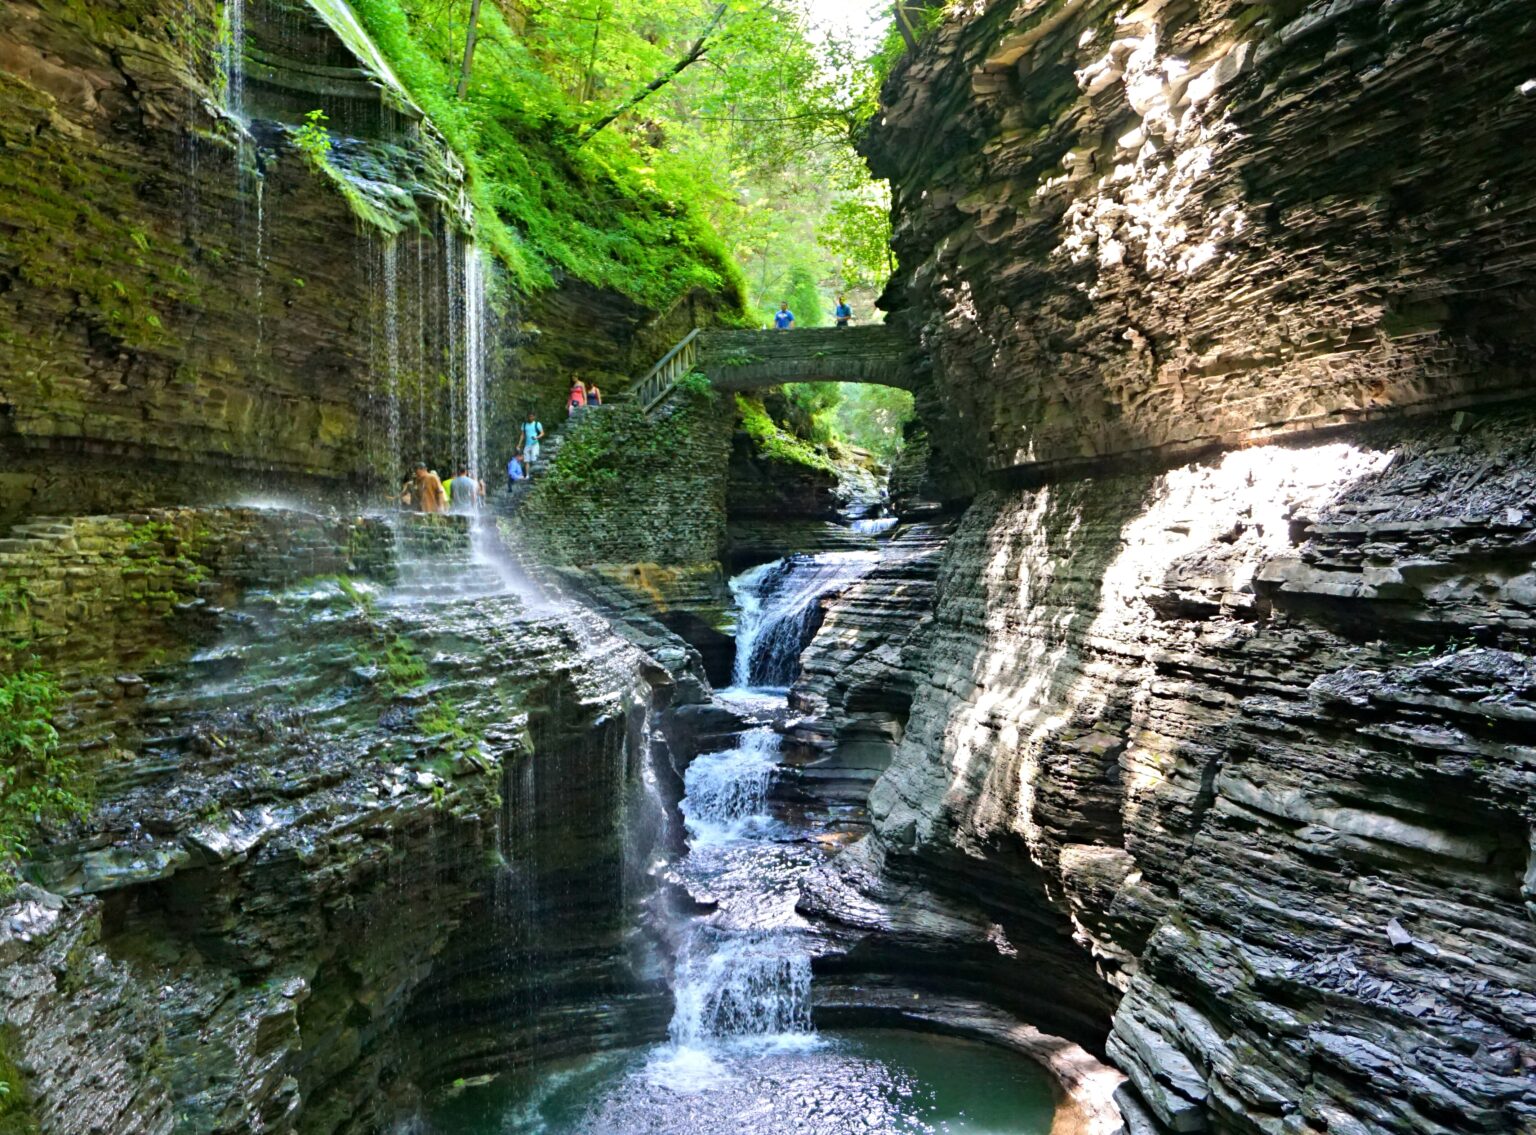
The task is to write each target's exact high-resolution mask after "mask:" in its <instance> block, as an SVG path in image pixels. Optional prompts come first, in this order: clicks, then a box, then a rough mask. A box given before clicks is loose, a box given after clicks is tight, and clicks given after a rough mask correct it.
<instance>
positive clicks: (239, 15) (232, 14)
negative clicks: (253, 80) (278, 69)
mask: <svg viewBox="0 0 1536 1135" xmlns="http://www.w3.org/2000/svg"><path fill="white" fill-rule="evenodd" d="M219 62H220V65H221V68H222V70H223V72H224V75H223V78H224V109H225V110H226V111H228V112H229V114H230V116H231V117H233V118H234V119H235V120H236V121H237V122H239V123H240V124H241V125H242V127H243V126H244V124H245V0H224V28H223V42H222V44H221V51H220V60H219Z"/></svg>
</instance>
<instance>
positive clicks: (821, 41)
mask: <svg viewBox="0 0 1536 1135" xmlns="http://www.w3.org/2000/svg"><path fill="white" fill-rule="evenodd" d="M804 2H805V0H723V2H722V0H646V2H644V3H642V2H640V0H353V6H354V8H356V10H357V11H358V14H359V16H360V17H361V18H362V20H363V22H364V24H365V25H366V26H367V27H368V29H369V31H370V33H371V34H372V35H373V36H374V38H375V40H376V41H377V42H378V43H379V45H380V47H381V48H382V50H383V51H384V52H385V54H386V55H387V56H389V58H390V61H391V63H392V64H393V65H394V66H395V67H396V69H397V71H398V72H399V74H400V75H401V77H402V79H403V81H404V82H405V83H406V85H407V86H408V88H409V89H410V91H411V94H412V96H413V97H414V98H416V99H417V100H418V101H419V102H420V103H421V104H422V105H423V107H424V108H425V109H426V110H427V111H428V113H430V114H431V115H432V117H433V119H434V121H436V122H437V123H438V124H439V126H440V127H441V128H442V129H443V130H444V132H445V134H447V136H448V138H449V140H450V142H451V143H452V144H453V145H454V146H455V148H456V149H457V150H458V151H459V152H460V153H461V154H462V155H463V156H464V158H465V161H466V163H467V165H468V167H469V176H470V179H471V185H472V191H473V196H474V199H475V201H476V204H477V207H478V209H477V213H478V223H479V226H480V228H481V230H482V237H483V239H485V240H486V242H487V243H488V244H489V245H491V247H492V248H494V250H495V251H496V252H497V253H499V254H500V255H501V257H502V258H503V259H504V260H505V261H506V262H507V263H508V264H509V265H510V266H511V267H512V269H513V271H514V273H515V274H516V275H517V277H518V279H519V281H520V283H522V284H524V285H525V286H529V287H538V286H541V285H544V284H547V283H549V282H551V281H552V280H554V279H556V278H558V277H559V276H560V275H561V274H563V273H570V274H574V275H577V276H580V277H581V278H583V279H586V280H588V281H590V282H592V283H594V284H597V285H599V286H606V287H612V288H614V289H616V290H619V291H622V292H624V293H626V294H628V295H630V296H632V297H634V298H635V299H637V300H639V301H641V302H643V303H647V304H650V305H653V306H664V305H665V304H667V303H669V302H671V301H672V300H673V299H675V298H676V297H677V296H678V295H681V294H682V293H683V292H685V291H687V290H688V289H689V288H691V287H695V286H702V287H707V288H711V289H714V290H720V291H725V292H727V293H731V292H734V293H735V295H736V297H737V298H738V300H739V302H740V304H741V308H742V314H743V317H744V318H745V319H746V320H748V321H749V322H754V323H761V322H763V321H765V320H766V318H767V314H768V312H769V311H770V310H771V309H772V308H773V307H775V306H777V302H778V300H780V299H785V298H789V297H790V295H791V294H793V295H794V296H795V297H796V299H795V302H796V303H797V304H799V305H800V307H801V308H804V307H806V306H807V305H809V306H810V307H811V308H812V309H814V310H805V311H803V312H802V311H800V310H799V309H798V308H797V314H800V315H801V316H802V320H803V322H804V323H805V324H806V325H810V324H811V323H814V322H819V321H820V320H819V319H817V318H815V317H816V316H823V317H824V316H826V315H827V314H828V313H829V311H830V304H831V296H832V294H833V293H835V292H837V291H839V290H847V291H850V292H853V293H854V294H855V295H856V297H857V301H856V306H857V307H859V308H860V309H861V317H862V318H868V316H869V315H870V314H871V312H870V308H871V306H872V302H873V298H874V295H875V293H876V292H877V291H878V289H879V287H880V286H882V285H883V283H884V279H885V277H886V275H887V274H888V273H889V271H890V269H891V267H892V265H891V263H890V259H889V252H888V236H889V234H888V219H887V209H886V198H885V195H884V189H883V186H880V185H877V184H875V183H872V182H871V181H870V179H869V175H868V172H867V170H866V169H865V167H864V165H863V163H862V161H861V159H860V158H859V157H858V155H857V154H856V153H855V151H854V144H855V142H856V140H857V137H858V134H859V131H860V129H861V128H862V125H863V123H864V122H865V121H866V120H867V118H868V116H869V115H870V114H871V113H872V111H873V109H874V106H875V103H876V90H877V83H878V77H879V73H880V61H879V59H878V58H869V57H868V56H869V55H870V54H871V53H870V52H868V51H862V50H861V49H860V48H859V47H858V46H857V45H855V44H853V43H851V42H845V41H844V40H842V39H839V38H838V37H837V36H829V35H826V34H823V33H820V32H818V31H817V30H816V29H815V28H813V26H812V24H811V22H810V20H809V17H808V14H807V11H806V9H805V8H804V7H802V4H803V3H804Z"/></svg>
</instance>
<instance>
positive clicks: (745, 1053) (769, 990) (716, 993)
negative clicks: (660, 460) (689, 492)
mask: <svg viewBox="0 0 1536 1135" xmlns="http://www.w3.org/2000/svg"><path fill="white" fill-rule="evenodd" d="M876 562H878V556H877V555H875V554H872V553H863V552H861V553H837V554H824V555H818V556H795V557H791V558H788V559H784V560H777V561H774V562H773V563H770V564H765V565H762V566H761V567H756V568H752V569H750V570H749V571H747V572H744V573H743V574H742V575H740V576H738V577H737V578H736V579H735V580H733V581H732V583H731V588H732V591H733V593H734V594H735V596H736V599H737V603H738V606H739V612H738V631H737V642H738V659H737V664H736V671H735V673H736V677H737V681H738V683H740V684H739V685H737V686H735V687H732V688H730V689H727V690H722V691H719V692H718V693H717V695H716V697H717V700H718V701H719V702H720V703H721V704H722V705H724V706H725V707H727V708H729V709H731V710H733V711H734V712H735V713H736V714H737V715H738V716H739V717H740V718H741V719H742V720H743V721H744V722H745V726H746V727H745V728H744V729H743V731H742V732H741V733H740V734H739V735H738V736H737V738H736V739H735V743H734V744H733V745H731V747H729V748H725V749H721V750H719V751H716V752H709V753H703V754H701V755H699V756H698V757H696V758H695V759H694V760H693V761H692V763H691V764H690V765H689V767H688V769H687V772H686V774H685V777H684V796H683V799H682V801H681V805H680V811H681V813H682V818H683V822H684V825H685V828H686V832H687V852H686V854H685V855H683V856H682V858H681V859H680V860H678V861H677V862H675V863H673V864H671V865H670V866H669V867H667V868H665V875H666V879H667V881H668V882H670V883H671V884H673V885H674V886H675V887H678V888H681V890H683V891H685V892H686V893H687V895H688V897H689V898H690V899H691V903H692V912H691V913H689V914H687V915H680V916H677V918H676V920H675V922H676V924H675V925H673V926H671V927H669V928H668V929H669V935H668V936H669V937H670V938H671V940H672V941H673V943H674V953H675V965H674V971H673V978H672V993H673V1003H674V1008H673V1015H672V1020H671V1024H670V1027H669V1029H668V1036H667V1039H666V1040H665V1041H663V1042H661V1043H657V1044H653V1045H649V1046H644V1047H639V1048H631V1049H622V1050H619V1051H613V1052H604V1053H597V1054H592V1055H588V1056H583V1057H580V1058H576V1059H570V1060H565V1061H560V1062H555V1063H548V1064H540V1065H537V1066H534V1067H531V1068H527V1069H522V1070H519V1071H518V1072H516V1073H513V1074H509V1075H506V1076H503V1077H500V1078H498V1079H496V1080H495V1081H493V1082H492V1083H490V1084H488V1085H484V1086H479V1087H474V1088H470V1089H468V1090H465V1091H462V1092H460V1093H458V1094H456V1095H455V1096H454V1097H453V1098H451V1099H449V1100H447V1101H446V1102H444V1103H442V1104H441V1105H440V1106H439V1107H438V1108H437V1109H436V1110H435V1112H434V1113H433V1115H432V1116H431V1120H430V1129H431V1130H432V1131H434V1132H441V1133H444V1135H447V1133H454V1135H643V1133H655V1135H713V1133H716V1132H718V1133H721V1135H725V1133H727V1132H728V1133H731V1135H791V1133H795V1135H799V1133H817V1135H837V1133H841V1132H888V1133H892V1135H907V1133H912V1135H919V1133H947V1135H1045V1133H1046V1132H1048V1131H1049V1130H1050V1127H1051V1122H1052V1117H1053V1114H1054V1100H1053V1093H1052V1089H1051V1085H1050V1082H1049V1080H1048V1078H1047V1076H1046V1074H1045V1073H1044V1071H1043V1070H1042V1069H1040V1068H1039V1067H1038V1066H1037V1065H1035V1064H1034V1063H1032V1062H1030V1061H1028V1060H1026V1059H1024V1058H1022V1057H1020V1056H1018V1055H1016V1054H1014V1053H1011V1052H1008V1051H1006V1050H1003V1049H1000V1048H995V1047H991V1046H987V1045H983V1044H979V1043H975V1042H971V1041H966V1040H958V1039H953V1038H947V1037H938V1036H931V1035H927V1034H919V1033H912V1032H901V1031H894V1030H887V1029H859V1030H846V1031H819V1030H817V1028H816V1026H815V1023H814V1020H813V1015H812V1001H811V986H812V959H813V957H814V956H815V954H816V953H817V951H818V949H819V948H821V946H822V943H821V941H820V936H819V935H818V932H817V930H816V928H815V927H814V926H812V925H811V924H810V923H808V922H807V921H806V920H805V919H804V918H802V917H801V916H800V915H799V914H798V913H797V912H796V910H795V903H796V900H797V899H798V897H799V893H800V882H801V879H802V878H803V877H804V876H805V874H806V872H807V871H809V870H811V869H812V868H813V867H815V866H816V865H817V864H818V863H820V862H821V861H822V860H823V857H824V855H825V854H826V852H825V851H824V850H823V849H822V846H821V845H819V844H818V843H817V842H816V837H817V836H818V835H821V834H823V833H821V832H820V831H819V830H818V828H817V827H816V826H815V825H814V824H808V823H806V822H805V821H796V820H793V819H790V818H788V816H787V815H783V814H780V813H781V812H782V811H783V810H782V809H778V808H776V807H775V803H774V800H773V786H774V782H775V778H776V777H777V776H778V773H779V766H780V759H781V753H780V745H781V737H780V734H779V732H778V729H777V728H776V726H777V724H778V722H780V721H781V720H782V719H783V717H784V716H785V714H786V712H787V705H786V696H785V695H786V688H787V687H788V686H789V685H790V683H791V682H792V681H793V679H794V677H795V673H796V670H797V667H798V657H799V654H800V652H801V650H803V649H804V647H805V645H806V644H807V642H808V641H809V638H810V637H811V635H812V634H814V631H815V628H816V626H817V625H819V611H820V607H821V603H822V601H823V599H824V598H825V597H827V596H829V595H832V594H835V593H837V592H839V591H841V590H842V589H844V588H846V587H847V586H848V585H849V584H850V583H852V582H853V581H855V580H857V579H858V578H860V577H861V576H862V575H863V574H865V573H866V572H868V571H869V570H870V569H871V568H872V567H873V566H874V565H875V563H876Z"/></svg>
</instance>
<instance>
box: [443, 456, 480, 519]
mask: <svg viewBox="0 0 1536 1135" xmlns="http://www.w3.org/2000/svg"><path fill="white" fill-rule="evenodd" d="M448 488H449V490H450V493H451V496H450V498H449V499H450V504H451V507H452V511H454V512H457V513H465V514H471V513H476V512H479V511H480V498H481V497H483V496H485V490H484V489H482V488H481V487H480V482H479V481H477V480H475V478H473V477H471V476H470V475H469V470H468V469H467V468H465V467H464V466H463V465H460V466H459V471H458V472H457V473H455V474H454V477H453V480H451V481H449V482H448Z"/></svg>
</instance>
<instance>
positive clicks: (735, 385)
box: [633, 324, 917, 410]
mask: <svg viewBox="0 0 1536 1135" xmlns="http://www.w3.org/2000/svg"><path fill="white" fill-rule="evenodd" d="M690 371H699V372H701V373H703V374H704V375H706V376H708V378H709V381H710V383H711V385H713V386H714V388H715V389H716V390H726V391H734V390H762V389H764V388H766V387H770V386H780V385H782V384H783V383H786V382H862V383H869V384H871V385H876V386H895V387H899V388H900V389H902V390H913V389H915V388H916V386H917V379H916V375H915V374H914V373H913V370H912V363H911V357H910V348H909V347H908V345H907V342H906V340H905V339H903V338H902V336H901V335H899V334H898V333H897V332H896V330H895V329H894V328H890V327H886V326H884V325H879V324H871V325H869V326H867V327H848V328H844V329H843V330H841V331H839V330H838V329H837V328H835V327H818V328H813V329H810V330H805V331H724V330H717V329H715V328H707V329H701V330H698V331H694V332H693V333H692V334H690V335H689V336H688V338H686V339H684V340H683V341H682V342H681V343H679V344H678V345H677V346H676V347H674V348H672V350H671V351H670V352H669V353H668V354H667V355H666V357H665V358H663V359H662V360H661V361H660V362H659V363H657V364H656V366H655V367H653V368H652V370H651V373H650V374H648V375H646V376H645V377H644V378H643V379H641V380H640V382H638V383H636V384H635V387H634V388H633V396H634V398H635V400H636V401H638V402H639V403H640V404H641V405H642V406H643V407H645V408H646V409H647V410H649V409H650V408H651V407H652V406H655V405H657V404H658V403H660V402H661V401H662V400H663V399H664V398H665V397H666V395H667V393H668V392H669V391H670V390H671V389H672V386H673V384H674V383H675V382H676V381H677V379H679V378H681V377H682V376H683V375H685V374H687V373H689V372H690Z"/></svg>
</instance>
